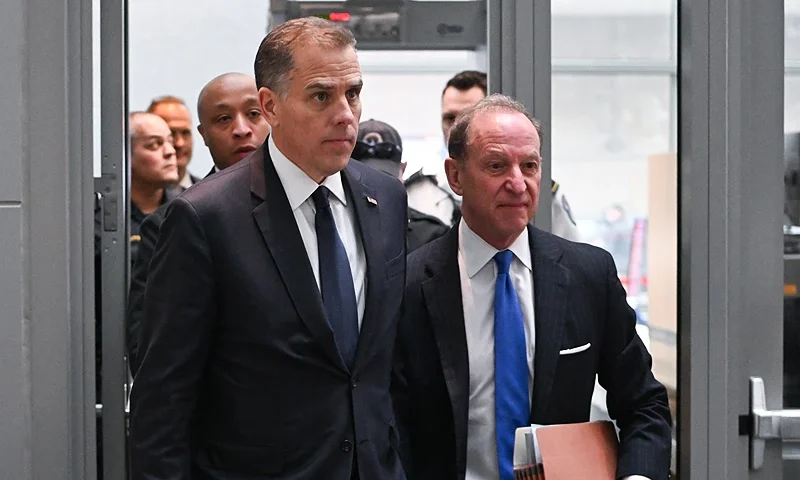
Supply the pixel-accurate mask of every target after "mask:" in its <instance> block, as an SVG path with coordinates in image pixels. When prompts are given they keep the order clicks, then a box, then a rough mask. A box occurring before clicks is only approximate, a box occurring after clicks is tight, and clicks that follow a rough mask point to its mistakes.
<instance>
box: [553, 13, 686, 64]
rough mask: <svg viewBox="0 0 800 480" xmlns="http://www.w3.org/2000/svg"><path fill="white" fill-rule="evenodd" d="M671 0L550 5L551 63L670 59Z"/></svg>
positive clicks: (672, 22)
mask: <svg viewBox="0 0 800 480" xmlns="http://www.w3.org/2000/svg"><path fill="white" fill-rule="evenodd" d="M672 4H673V1H672V0H636V1H634V0H610V1H607V2H596V1H592V0H552V16H553V20H552V46H553V60H554V61H556V62H558V61H560V60H640V61H641V60H647V61H669V60H670V59H671V58H672V48H671V45H672V38H673V31H674V27H675V25H674V23H675V22H674V21H673V18H674V17H673V13H672V12H673V5H672Z"/></svg>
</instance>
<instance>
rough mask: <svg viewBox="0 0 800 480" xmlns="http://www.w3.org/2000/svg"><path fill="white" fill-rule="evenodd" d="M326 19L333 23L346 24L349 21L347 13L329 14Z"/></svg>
mask: <svg viewBox="0 0 800 480" xmlns="http://www.w3.org/2000/svg"><path fill="white" fill-rule="evenodd" d="M328 18H330V19H331V20H332V21H334V22H347V21H349V20H350V14H349V13H347V12H331V14H330V16H329V17H328Z"/></svg>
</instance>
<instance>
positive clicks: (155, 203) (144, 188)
mask: <svg viewBox="0 0 800 480" xmlns="http://www.w3.org/2000/svg"><path fill="white" fill-rule="evenodd" d="M130 131H131V137H130V144H131V210H130V212H131V213H130V218H131V227H130V235H131V237H130V240H131V262H134V261H135V260H136V256H137V249H138V246H139V244H140V243H141V242H140V227H141V224H142V222H143V221H144V219H145V217H146V216H147V215H149V214H151V213H153V212H154V211H155V210H156V209H157V208H158V207H160V206H161V205H164V204H166V203H167V202H169V201H170V200H172V199H173V198H174V197H176V196H177V195H178V193H179V192H178V191H177V190H175V189H173V188H171V186H172V185H174V184H176V183H177V182H178V166H177V161H176V159H175V147H174V146H173V137H172V132H171V131H170V128H169V126H168V125H167V122H165V121H164V120H163V119H162V118H161V117H159V116H158V115H153V114H152V113H144V112H135V113H133V114H131V116H130Z"/></svg>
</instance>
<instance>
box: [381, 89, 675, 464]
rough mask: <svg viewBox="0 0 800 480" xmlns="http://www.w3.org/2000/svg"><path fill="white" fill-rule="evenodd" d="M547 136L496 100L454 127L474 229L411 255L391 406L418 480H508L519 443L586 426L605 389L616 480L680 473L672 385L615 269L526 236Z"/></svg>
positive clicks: (606, 260) (456, 168)
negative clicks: (556, 428)
mask: <svg viewBox="0 0 800 480" xmlns="http://www.w3.org/2000/svg"><path fill="white" fill-rule="evenodd" d="M540 147H541V126H540V124H539V123H538V121H536V120H535V119H534V118H533V117H531V116H530V114H529V113H527V112H526V110H525V108H524V107H523V106H522V105H521V104H519V103H518V102H516V101H514V100H512V99H511V98H509V97H506V96H503V95H491V96H489V97H487V98H485V99H483V100H482V101H480V102H479V103H478V104H476V105H474V106H472V107H470V108H468V109H467V110H465V111H464V112H463V113H462V114H461V115H459V117H458V119H457V120H456V122H455V125H454V126H453V129H452V131H451V133H450V139H449V144H448V149H449V154H450V158H448V159H447V160H446V165H445V168H446V173H447V178H448V181H449V183H450V186H451V187H452V189H453V191H455V192H456V193H457V194H458V195H461V196H462V198H463V203H462V214H463V217H462V219H461V221H460V222H459V223H458V224H457V226H456V227H455V228H453V229H451V230H450V232H448V233H447V234H446V235H445V236H443V237H441V238H439V239H437V240H434V241H433V242H431V243H429V244H427V245H425V246H424V247H422V248H420V249H419V250H416V251H415V252H413V253H411V254H410V255H409V259H408V265H407V275H408V278H407V281H406V298H405V306H404V315H403V318H402V319H401V321H400V325H399V327H398V334H397V345H396V347H395V369H394V376H393V381H392V395H393V400H394V404H395V411H396V418H397V424H398V426H399V428H400V440H401V448H400V450H401V456H402V458H403V464H404V467H405V469H406V474H407V475H408V478H409V479H411V480H426V479H430V480H434V479H436V480H439V479H457V480H465V479H466V480H497V479H500V480H512V479H513V478H514V477H513V471H512V458H513V443H514V431H515V430H516V429H517V428H518V427H522V426H525V425H530V424H541V425H549V424H550V425H551V424H564V423H578V422H586V421H588V420H589V413H590V406H591V398H592V392H593V390H594V385H595V376H596V375H598V376H599V381H600V384H601V385H602V386H603V387H605V388H606V390H607V391H608V397H607V402H608V407H609V408H608V409H609V413H610V415H611V416H612V418H614V419H615V420H616V422H617V426H618V427H619V428H620V448H619V457H618V466H617V478H620V479H631V480H632V479H652V480H662V479H666V478H667V477H668V475H669V464H670V445H671V426H670V425H671V419H670V411H669V407H668V403H667V394H666V390H665V389H664V387H663V386H662V385H661V384H660V383H659V382H658V381H656V379H655V378H654V377H653V374H652V372H651V358H650V356H649V354H648V352H647V350H646V348H645V347H644V345H643V344H642V342H641V340H640V339H639V337H638V336H637V335H636V330H635V327H636V317H635V314H634V312H633V311H632V310H631V309H630V307H629V306H628V304H627V302H626V299H625V292H624V290H623V288H622V285H621V284H620V282H619V279H618V277H617V273H616V269H615V267H614V262H613V259H612V258H611V256H610V255H609V254H608V253H607V252H605V251H603V250H601V249H599V248H596V247H592V246H590V245H586V244H579V243H574V242H571V241H568V240H565V239H563V238H560V237H557V236H555V235H552V234H550V233H547V232H543V231H541V230H539V229H537V228H536V227H534V226H533V225H532V224H531V223H530V222H531V220H532V218H533V216H534V214H535V213H536V206H537V203H538V197H539V191H540V186H541V185H540V184H541V156H540Z"/></svg>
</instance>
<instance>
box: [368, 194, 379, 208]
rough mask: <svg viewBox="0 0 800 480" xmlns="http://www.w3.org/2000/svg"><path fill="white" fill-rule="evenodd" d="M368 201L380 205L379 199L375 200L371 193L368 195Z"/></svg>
mask: <svg viewBox="0 0 800 480" xmlns="http://www.w3.org/2000/svg"><path fill="white" fill-rule="evenodd" d="M367 201H368V202H369V203H371V204H372V205H375V206H377V205H378V201H377V200H375V199H374V198H372V197H370V196H369V195H367Z"/></svg>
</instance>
